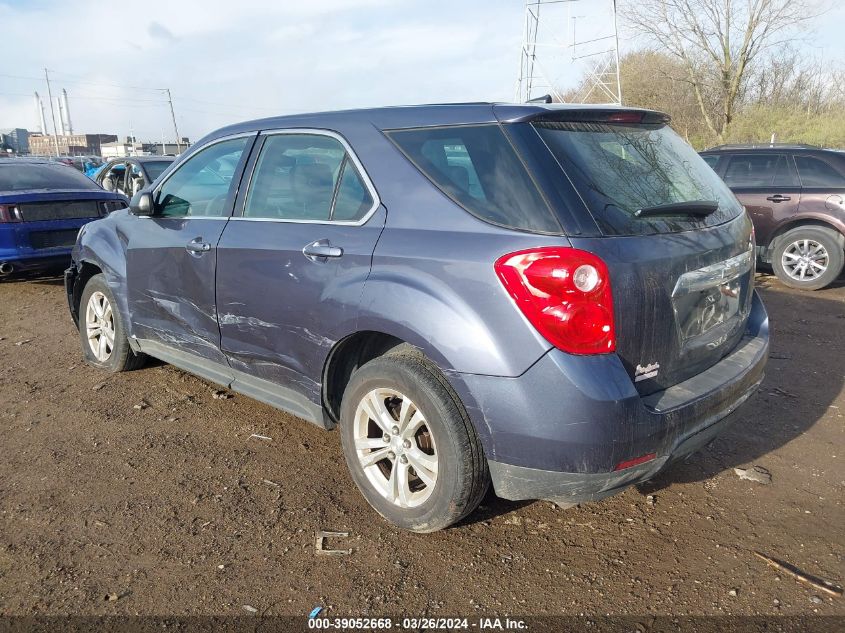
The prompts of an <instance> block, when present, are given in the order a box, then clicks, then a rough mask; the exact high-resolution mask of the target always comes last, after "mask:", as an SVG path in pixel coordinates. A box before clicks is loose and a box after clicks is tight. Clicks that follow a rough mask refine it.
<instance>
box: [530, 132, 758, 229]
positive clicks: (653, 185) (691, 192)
mask: <svg viewBox="0 0 845 633" xmlns="http://www.w3.org/2000/svg"><path fill="white" fill-rule="evenodd" d="M534 127H535V129H536V130H537V132H538V133H539V134H540V136H541V137H542V138H543V140H544V141H545V142H546V145H548V147H549V149H550V150H551V151H552V154H553V155H554V156H555V158H557V161H558V163H559V164H560V165H561V166H562V167H563V169H564V171H565V172H566V174H567V175H568V176H569V178H570V179H571V180H572V182H573V184H574V185H575V187H576V189H577V190H578V192H579V193H580V194H581V197H582V198H583V199H584V200H585V202H586V203H587V206H588V208H589V209H590V212H591V213H592V216H593V218H594V219H595V221H596V223H597V224H598V225H599V227H600V228H601V230H602V232H603V233H605V234H610V235H638V234H650V233H661V232H673V231H684V230H689V229H690V228H695V227H698V226H713V225H716V224H720V223H722V222H725V221H727V220H730V219H733V218H735V217H737V216H738V215H739V214H740V213H741V212H742V207H741V206H740V205H739V203H738V202H737V201H736V198H735V197H734V195H733V194H732V193H731V191H730V189H728V188H727V187H726V186H725V183H723V182H722V180H721V179H720V178H719V176H718V175H716V172H714V171H713V170H712V169H710V168H709V167H708V166H707V164H706V163H705V162H704V161H703V160H702V158H701V156H699V155H698V154H697V153H696V152H695V150H694V149H692V147H690V146H689V145H688V144H687V143H685V142H684V141H683V139H681V138H680V137H679V136H678V135H677V134H675V132H673V131H672V129H671V128H669V127H668V126H666V125H663V124H659V125H657V124H655V125H645V124H643V125H625V124H609V123H587V122H542V123H536V124H534ZM705 200H707V201H715V202H717V203H718V205H719V206H718V209H717V210H716V211H715V212H714V213H712V214H710V215H709V216H707V217H705V218H703V219H699V218H695V217H693V216H689V215H679V216H676V217H670V218H666V217H654V216H652V217H643V218H640V217H637V216H635V213H636V212H637V211H639V210H640V209H645V208H648V207H656V206H661V205H666V204H673V203H681V202H698V201H705Z"/></svg>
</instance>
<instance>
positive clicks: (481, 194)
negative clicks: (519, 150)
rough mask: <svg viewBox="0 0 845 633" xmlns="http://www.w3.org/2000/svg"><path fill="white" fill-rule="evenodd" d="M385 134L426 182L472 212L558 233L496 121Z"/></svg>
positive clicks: (496, 221) (497, 221) (503, 222)
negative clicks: (423, 175) (492, 123)
mask: <svg viewBox="0 0 845 633" xmlns="http://www.w3.org/2000/svg"><path fill="white" fill-rule="evenodd" d="M387 135H388V137H390V139H391V140H393V141H394V142H395V143H396V145H397V146H398V147H399V149H401V150H402V152H403V153H404V154H405V155H406V156H407V157H408V158H409V159H410V160H411V162H413V163H414V164H415V165H416V166H417V167H418V168H419V169H420V171H422V172H423V174H425V175H426V176H427V177H428V179H429V180H431V182H433V183H434V184H435V185H436V186H437V187H438V188H439V189H440V190H441V191H443V192H444V193H445V194H446V195H448V196H449V197H450V198H452V199H453V200H455V201H456V202H457V203H458V204H460V205H461V206H462V207H464V208H465V209H466V210H467V211H469V212H470V213H472V214H473V215H475V216H477V217H479V218H481V219H482V220H486V221H488V222H493V223H494V224H500V225H503V226H508V227H512V228H517V229H523V230H529V231H542V232H548V233H559V232H560V225H559V224H558V223H557V222H556V221H555V219H554V218H553V216H552V215H551V212H550V211H549V208H548V206H547V205H546V203H545V202H544V201H543V198H542V196H541V195H540V193H539V191H538V190H537V187H536V185H535V184H534V182H533V181H532V180H531V178H530V176H529V175H528V172H527V171H526V170H525V167H524V166H523V164H522V162H521V161H520V160H519V157H518V156H517V155H516V152H515V151H514V149H513V147H512V146H511V144H510V142H508V140H507V138H506V137H505V134H504V132H503V131H502V129H501V127H499V126H498V125H470V126H460V127H449V128H425V129H416V130H395V131H393V132H388V133H387Z"/></svg>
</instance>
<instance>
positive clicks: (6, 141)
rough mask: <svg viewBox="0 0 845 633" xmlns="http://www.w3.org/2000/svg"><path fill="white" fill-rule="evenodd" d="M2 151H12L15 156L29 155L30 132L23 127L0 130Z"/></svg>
mask: <svg viewBox="0 0 845 633" xmlns="http://www.w3.org/2000/svg"><path fill="white" fill-rule="evenodd" d="M0 137H2V138H0V145H3V148H2V149H4V150H5V149H11V150H12V151H13V152H14V153H15V154H29V130H25V129H24V128H22V127H13V128H7V129H5V130H0Z"/></svg>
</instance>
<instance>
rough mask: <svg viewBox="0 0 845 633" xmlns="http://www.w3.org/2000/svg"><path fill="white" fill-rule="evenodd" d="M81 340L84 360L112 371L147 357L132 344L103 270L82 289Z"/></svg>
mask: <svg viewBox="0 0 845 633" xmlns="http://www.w3.org/2000/svg"><path fill="white" fill-rule="evenodd" d="M79 340H80V342H81V343H82V354H83V356H84V357H85V362H87V363H88V364H89V365H93V366H94V367H97V368H98V369H103V370H105V371H108V372H111V373H116V372H119V371H131V370H133V369H137V368H138V367H141V366H142V365H143V364H144V361H145V360H146V356H144V355H143V354H136V353H135V352H133V351H132V348H130V347H129V340H128V339H127V338H126V328H125V327H124V324H123V320H122V319H121V316H120V311H119V310H118V309H117V302H116V301H115V299H114V294H112V291H111V288H109V285H108V284H107V283H106V279H105V277H104V276H103V275H102V273H100V274H98V275H94V276H93V277H91V278H90V279H89V280H88V283H87V284H85V289H84V290H83V291H82V298H81V300H80V302H79Z"/></svg>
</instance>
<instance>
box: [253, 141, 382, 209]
mask: <svg viewBox="0 0 845 633" xmlns="http://www.w3.org/2000/svg"><path fill="white" fill-rule="evenodd" d="M333 203H334V204H333ZM372 206H373V198H372V196H371V195H370V193H369V191H368V190H367V188H366V187H365V186H364V183H363V181H362V180H361V176H360V175H359V174H358V171H357V170H356V168H355V165H354V164H353V163H352V161H351V160H350V159H349V157H348V155H347V153H346V149H345V148H344V146H343V144H342V143H341V142H340V141H338V140H337V139H335V138H332V137H329V136H324V135H318V134H278V135H275V136H269V137H268V138H267V140H266V141H264V146H263V147H262V149H261V154H260V156H259V157H258V161H257V163H256V165H255V172H254V174H253V177H252V184H251V185H250V190H249V192H248V193H247V198H246V203H245V205H244V217H250V218H268V219H273V220H312V221H329V220H342V221H354V220H360V219H361V218H362V217H363V216H364V215H365V214H366V213H367V211H369V210H370V209H371V208H372Z"/></svg>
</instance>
